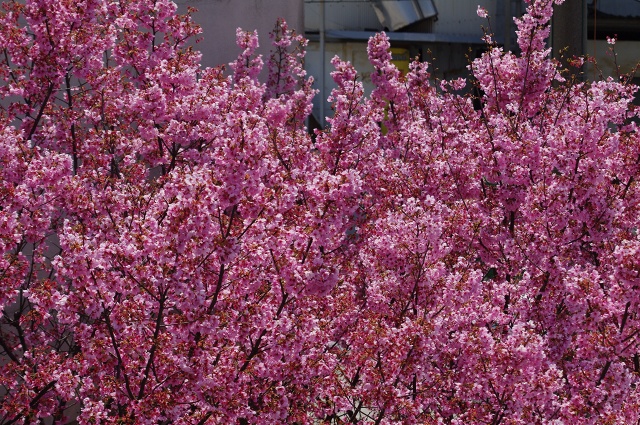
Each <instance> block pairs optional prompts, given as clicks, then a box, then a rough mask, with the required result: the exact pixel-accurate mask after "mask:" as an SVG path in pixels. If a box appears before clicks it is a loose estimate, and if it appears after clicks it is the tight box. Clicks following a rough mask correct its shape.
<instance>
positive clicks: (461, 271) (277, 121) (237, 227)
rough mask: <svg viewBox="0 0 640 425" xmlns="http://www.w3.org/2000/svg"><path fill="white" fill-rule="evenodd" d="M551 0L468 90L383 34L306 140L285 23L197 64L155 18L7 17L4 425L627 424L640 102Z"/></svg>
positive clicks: (36, 3) (305, 98)
mask: <svg viewBox="0 0 640 425" xmlns="http://www.w3.org/2000/svg"><path fill="white" fill-rule="evenodd" d="M559 3H561V2H560V1H552V0H531V1H529V2H528V12H527V14H525V15H524V16H522V17H520V18H519V19H517V22H516V23H517V26H518V43H519V46H520V52H521V53H518V54H516V53H513V52H506V51H504V50H503V49H502V48H500V47H498V46H497V45H495V44H492V43H491V39H490V38H487V42H488V44H487V46H486V47H487V51H486V53H484V54H483V55H482V56H481V57H480V58H478V59H476V60H474V61H473V62H472V63H471V64H470V66H469V70H470V73H471V74H472V75H473V78H469V79H467V80H465V79H455V80H451V81H449V80H441V79H439V78H437V77H435V76H432V75H430V68H429V64H428V63H423V62H417V61H416V62H413V63H412V64H411V66H410V71H409V72H408V73H407V74H406V75H402V73H400V72H399V71H398V70H397V69H396V67H395V66H394V65H393V63H392V61H391V54H390V50H389V48H390V41H389V39H388V37H387V36H386V35H385V34H378V35H376V36H374V37H372V38H371V40H370V41H369V45H368V54H369V58H370V61H371V65H372V66H373V68H374V72H372V73H371V81H372V83H373V84H374V86H375V87H374V89H373V91H372V92H371V93H370V94H367V93H366V91H365V89H364V86H363V84H362V78H361V76H360V75H359V74H358V71H357V70H356V69H355V67H354V66H353V65H352V64H351V63H349V62H347V61H344V60H342V59H340V58H338V57H336V58H334V59H333V61H332V64H333V66H334V68H335V69H334V71H333V73H332V77H333V79H334V82H335V89H334V90H333V91H332V92H331V96H330V99H331V102H332V104H333V114H332V116H330V117H327V121H328V122H329V124H330V125H329V126H328V127H327V128H324V129H319V130H316V131H315V132H314V133H313V134H309V132H308V130H307V129H306V128H305V120H306V118H307V117H308V115H309V114H310V113H311V110H312V98H313V96H314V95H315V94H316V93H315V91H314V90H313V89H312V80H311V79H310V78H308V77H307V75H306V73H305V70H304V67H303V60H304V48H305V46H306V40H304V39H303V38H302V37H300V36H299V35H296V34H295V32H293V31H292V30H290V29H289V28H288V27H287V25H286V23H284V22H278V23H277V25H276V27H275V29H274V32H273V35H272V45H273V53H272V55H270V56H269V57H268V58H266V57H265V58H262V57H260V56H258V55H256V48H257V46H258V35H257V34H256V33H255V32H246V31H244V30H241V29H239V30H238V31H237V33H236V35H237V40H238V48H239V54H238V58H237V60H236V61H234V62H233V63H232V64H231V65H230V66H229V67H228V68H229V69H225V68H224V67H222V66H221V67H218V68H213V69H203V68H202V67H201V66H200V53H198V52H197V51H195V50H194V49H193V48H192V47H190V46H191V45H190V44H189V40H192V39H193V37H196V36H197V35H198V34H199V32H200V30H199V29H198V28H197V27H196V26H195V24H194V23H193V22H192V21H191V18H190V17H189V16H188V15H187V16H180V15H177V14H176V6H175V4H174V3H172V2H170V1H168V0H120V1H118V2H107V1H103V0H81V1H80V2H77V1H71V0H56V1H52V0H27V1H25V2H6V3H5V4H4V5H3V11H2V12H1V13H0V22H1V24H0V40H2V44H1V45H2V55H0V75H1V76H2V84H1V85H0V98H1V100H0V105H1V109H0V136H1V137H0V176H1V179H0V251H1V255H0V307H1V308H2V316H1V317H0V386H1V388H2V390H1V391H0V405H1V406H2V408H1V409H0V425H7V424H28V423H54V424H64V423H68V422H71V421H72V420H77V421H78V423H80V424H113V423H120V424H156V425H157V424H200V425H205V424H222V423H224V424H242V425H244V424H258V425H260V424H317V423H328V424H340V423H361V424H547V423H549V424H561V423H571V424H601V423H612V424H628V423H637V422H638V420H640V397H639V395H638V391H637V386H638V385H639V384H640V382H639V378H638V376H639V373H640V349H639V344H640V339H639V335H640V318H639V317H638V314H637V310H638V306H639V305H640V296H639V295H638V281H639V273H640V260H639V259H640V239H639V234H638V228H640V223H639V217H638V214H637V210H638V206H639V205H640V191H639V186H638V183H637V182H638V180H639V179H640V176H639V174H640V163H639V161H638V158H640V140H639V138H638V127H637V120H638V110H637V108H634V107H633V105H632V100H633V96H634V92H635V90H636V89H637V87H635V86H633V85H631V84H627V83H625V81H627V80H626V79H615V80H614V79H603V80H597V81H577V80H572V79H569V78H566V75H567V74H568V73H567V72H566V70H565V69H563V68H562V65H561V64H560V63H559V62H557V61H555V60H553V59H551V58H550V55H549V53H550V51H549V48H548V46H547V44H546V42H547V38H548V36H549V30H550V29H549V22H550V19H551V16H552V13H553V5H554V4H559ZM477 12H478V15H479V16H481V17H487V12H486V10H485V9H483V8H481V7H478V10H477ZM582 61H583V59H582V58H576V59H575V61H574V62H576V63H582ZM263 68H264V71H265V73H264V75H263V74H261V72H262V71H263ZM462 90H469V94H467V95H461V94H460V91H462ZM74 412H77V413H74ZM72 416H73V417H72Z"/></svg>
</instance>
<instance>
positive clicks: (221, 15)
mask: <svg viewBox="0 0 640 425" xmlns="http://www.w3.org/2000/svg"><path fill="white" fill-rule="evenodd" d="M174 1H176V3H177V4H178V11H179V12H180V13H186V11H187V7H189V6H190V7H194V8H196V9H198V11H197V12H196V13H194V14H193V19H194V21H195V22H196V23H197V24H199V25H200V26H201V27H202V30H203V33H202V41H201V42H200V43H198V44H197V45H196V48H197V49H198V50H200V51H201V52H202V65H203V66H208V67H214V66H217V65H221V64H228V63H229V62H232V61H233V60H235V58H236V57H237V56H238V53H239V52H240V50H239V49H238V47H237V46H236V28H238V27H240V28H242V29H243V30H246V31H253V30H255V29H257V30H258V34H259V35H260V50H259V53H262V54H263V55H264V56H265V58H266V57H268V54H269V51H270V47H271V43H270V39H269V32H271V30H273V28H274V26H275V23H276V21H277V19H278V18H284V19H285V20H286V21H287V24H288V25H289V28H291V29H295V30H296V32H298V33H301V34H304V14H303V10H304V3H303V0H174Z"/></svg>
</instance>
